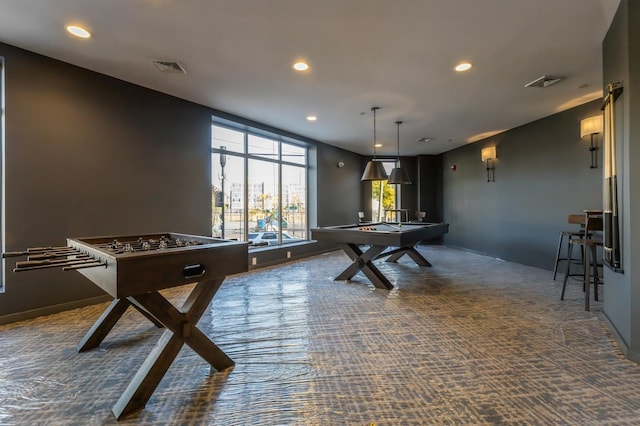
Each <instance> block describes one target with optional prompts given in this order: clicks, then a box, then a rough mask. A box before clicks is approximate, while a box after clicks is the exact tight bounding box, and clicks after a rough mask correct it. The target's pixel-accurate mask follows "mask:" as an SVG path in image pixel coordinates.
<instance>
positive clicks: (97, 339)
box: [76, 298, 164, 352]
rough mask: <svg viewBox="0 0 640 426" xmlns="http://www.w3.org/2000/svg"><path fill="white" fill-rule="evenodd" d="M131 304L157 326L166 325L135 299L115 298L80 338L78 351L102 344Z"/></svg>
mask: <svg viewBox="0 0 640 426" xmlns="http://www.w3.org/2000/svg"><path fill="white" fill-rule="evenodd" d="M131 305H132V306H133V307H134V308H136V309H137V310H138V312H140V313H141V314H142V315H144V316H145V317H146V318H147V319H148V320H149V321H151V322H152V323H153V324H155V326H156V327H158V328H162V327H164V326H163V325H162V323H161V322H160V321H158V319H157V318H155V317H154V316H153V315H152V314H150V313H149V312H148V311H147V310H146V309H145V308H144V307H143V306H141V305H139V304H138V303H136V301H135V300H131V299H130V298H127V299H114V300H113V301H112V302H111V304H110V305H109V307H108V308H107V309H105V311H104V312H103V313H102V315H100V318H98V320H97V321H96V322H95V323H94V324H93V326H91V328H90V329H89V331H88V332H87V333H86V334H85V335H84V337H83V338H82V339H81V340H80V342H79V343H78V345H77V346H76V349H77V350H78V352H83V351H87V350H89V349H93V348H97V347H98V346H100V343H102V341H103V340H104V339H105V338H106V337H107V335H108V334H109V332H110V331H111V329H112V328H113V327H114V326H115V325H116V323H117V322H118V320H120V318H121V317H122V315H124V313H125V312H126V310H127V308H128V307H129V306H131Z"/></svg>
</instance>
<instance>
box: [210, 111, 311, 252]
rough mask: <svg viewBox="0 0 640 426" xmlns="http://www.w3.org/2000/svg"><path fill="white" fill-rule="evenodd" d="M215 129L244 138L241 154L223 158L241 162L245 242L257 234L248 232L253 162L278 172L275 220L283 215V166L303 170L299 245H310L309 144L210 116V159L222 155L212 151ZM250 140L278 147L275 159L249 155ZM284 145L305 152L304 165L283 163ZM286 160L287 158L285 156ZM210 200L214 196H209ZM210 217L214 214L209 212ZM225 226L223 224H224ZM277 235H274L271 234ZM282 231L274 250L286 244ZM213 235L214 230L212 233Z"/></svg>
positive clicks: (228, 153) (229, 154)
mask: <svg viewBox="0 0 640 426" xmlns="http://www.w3.org/2000/svg"><path fill="white" fill-rule="evenodd" d="M214 127H219V128H223V129H227V130H232V131H236V132H242V133H243V136H244V149H243V152H237V151H229V150H225V151H224V154H225V155H227V156H234V157H240V158H242V159H243V162H244V182H243V209H244V212H245V214H244V224H243V226H244V241H248V240H249V234H250V233H254V232H256V231H252V230H250V229H249V214H248V212H249V164H250V160H253V161H259V162H265V163H271V164H276V165H277V168H278V182H277V188H278V200H277V206H278V212H279V213H278V214H279V216H278V217H282V215H283V211H284V208H283V207H284V206H283V205H282V203H283V181H282V169H283V166H291V167H295V168H299V169H302V170H304V185H305V191H304V203H305V214H304V221H305V226H304V235H305V237H304V238H303V239H302V240H301V241H309V209H308V206H309V157H310V149H311V148H312V147H311V145H310V144H309V143H306V142H303V141H300V140H297V139H294V138H291V137H288V136H285V135H283V134H279V133H276V132H273V131H266V130H263V129H260V128H257V127H252V126H247V125H243V124H241V123H238V122H233V121H230V120H228V119H222V118H218V117H216V116H213V119H212V122H211V155H212V158H213V155H214V154H220V153H221V152H222V150H221V149H219V148H215V147H214V146H213V141H214V139H215V135H214ZM250 137H256V138H260V139H267V140H271V141H274V142H276V143H277V151H278V152H277V158H269V157H266V156H264V155H260V154H259V153H258V154H256V153H250V152H249V151H250V149H249V139H250ZM283 144H284V145H289V146H295V147H299V148H302V149H303V150H304V156H305V160H304V162H303V163H300V162H293V161H287V160H285V159H283V155H282V147H283ZM287 156H288V155H287ZM211 167H212V174H211V175H212V185H213V171H214V170H215V167H216V166H215V164H213V162H212V166H211ZM212 196H213V195H212ZM212 215H213V212H212ZM223 226H224V224H223ZM267 232H271V231H267ZM273 232H276V231H273ZM284 232H285V231H284V230H283V229H282V226H278V230H277V236H278V244H277V246H282V245H283V243H285V239H284V238H283V233H284ZM212 233H213V230H212ZM269 247H273V246H269Z"/></svg>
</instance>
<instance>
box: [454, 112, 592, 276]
mask: <svg viewBox="0 0 640 426" xmlns="http://www.w3.org/2000/svg"><path fill="white" fill-rule="evenodd" d="M600 105H601V101H600V100H598V101H593V102H590V103H588V104H584V105H581V106H579V107H576V108H573V109H570V110H568V111H564V112H561V113H558V114H555V115H552V116H549V117H546V118H544V119H541V120H538V121H536V122H533V123H530V124H527V125H524V126H521V127H518V128H516V129H513V130H509V131H507V132H504V133H502V134H499V135H497V136H494V137H491V138H488V139H485V140H482V141H479V142H476V143H473V144H469V145H465V146H464V147H461V148H459V149H456V150H454V151H450V152H447V153H445V154H443V155H442V182H443V189H442V193H443V215H444V216H443V219H444V221H445V222H447V223H449V224H450V226H449V233H448V234H447V235H445V238H444V241H445V243H446V244H448V245H450V246H457V247H462V248H465V249H469V250H472V251H476V252H480V253H484V254H487V255H490V256H494V257H497V258H501V259H505V260H509V261H513V262H518V263H523V264H525V265H531V266H536V267H539V268H545V269H553V263H554V258H555V250H556V245H557V239H558V232H559V231H560V230H563V229H567V226H568V225H567V216H568V215H569V214H570V213H580V212H581V211H582V210H583V209H593V208H602V176H603V175H602V168H598V169H590V168H589V166H590V157H589V151H588V146H589V142H588V141H587V140H581V139H580V120H581V119H583V118H585V117H589V116H592V115H596V114H600ZM601 142H602V141H601V138H600V137H599V139H598V143H599V144H600V145H601ZM490 145H496V150H497V157H498V158H497V160H496V161H495V182H487V174H486V170H485V164H484V163H482V162H481V157H480V150H481V149H482V148H483V147H485V146H490ZM598 156H599V157H600V158H599V161H598V163H599V164H602V150H600V151H598ZM452 165H455V166H456V171H453V170H451V166H452Z"/></svg>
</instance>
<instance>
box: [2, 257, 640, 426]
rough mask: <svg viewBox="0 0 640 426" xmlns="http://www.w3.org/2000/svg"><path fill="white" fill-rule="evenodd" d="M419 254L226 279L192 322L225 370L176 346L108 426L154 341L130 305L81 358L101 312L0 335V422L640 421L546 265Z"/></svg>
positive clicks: (629, 391) (620, 369)
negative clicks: (376, 274)
mask: <svg viewBox="0 0 640 426" xmlns="http://www.w3.org/2000/svg"><path fill="white" fill-rule="evenodd" d="M419 250H420V252H421V253H422V254H423V255H424V256H425V257H426V258H427V259H429V261H430V262H431V263H432V264H433V267H432V268H423V267H418V266H416V265H415V264H414V263H412V262H411V261H410V259H403V260H402V261H401V262H400V263H399V264H387V263H384V262H383V261H380V262H377V264H378V265H379V267H380V269H381V270H382V271H383V272H384V273H385V274H386V275H387V276H388V277H389V278H390V280H391V281H392V282H393V283H394V284H395V285H396V288H395V289H394V290H391V291H387V290H380V289H375V288H373V287H372V286H370V285H368V281H367V279H366V278H365V277H364V276H363V275H362V274H358V275H357V276H356V279H357V280H356V281H352V282H336V281H333V277H334V276H336V275H337V274H338V273H339V272H341V271H342V269H344V268H345V267H346V266H347V264H348V263H349V262H350V261H349V260H348V258H347V257H346V255H344V254H342V253H341V252H333V253H330V254H327V255H322V256H317V257H314V258H311V259H308V260H303V261H299V262H293V263H289V264H286V265H282V266H278V267H273V268H267V269H262V270H258V271H255V272H251V273H247V274H243V275H238V276H233V277H230V278H228V279H227V280H226V281H225V283H224V284H223V286H222V288H221V289H220V291H219V292H218V294H217V295H216V296H215V298H214V300H213V302H212V304H211V306H210V307H209V309H208V310H207V311H206V313H205V314H204V316H203V318H202V320H201V321H200V324H199V328H200V329H201V330H203V331H204V332H205V334H207V335H208V336H210V337H211V338H212V339H213V341H214V342H215V343H216V344H217V345H218V346H220V348H221V349H223V350H224V351H225V352H226V353H227V355H229V356H230V357H231V358H232V359H233V360H234V361H235V362H236V366H235V367H234V368H233V369H232V370H230V371H227V372H224V373H215V372H214V374H209V368H208V365H207V364H206V362H205V361H204V360H202V359H201V358H200V357H199V356H198V355H196V354H195V353H194V352H193V351H192V350H191V349H190V348H188V347H185V348H183V349H182V351H181V352H180V354H179V355H178V358H177V359H176V361H175V362H174V364H173V365H172V366H171V368H170V369H169V371H168V372H167V374H166V376H165V377H164V379H163V380H162V382H160V385H159V386H158V388H157V389H156V391H155V393H154V394H153V395H152V397H151V399H150V400H149V402H148V403H147V406H146V408H145V409H143V410H141V411H138V412H136V413H133V414H132V415H130V416H127V417H125V418H124V419H122V420H121V421H119V422H116V421H115V419H114V417H113V415H112V413H111V408H112V406H113V405H114V404H115V402H116V401H117V399H118V398H119V396H120V395H121V393H122V392H123V390H124V389H125V387H126V385H127V383H128V382H129V380H130V379H131V378H132V376H133V374H134V373H135V371H136V370H137V369H138V367H139V366H140V365H141V363H142V362H143V360H144V358H145V357H146V355H147V354H148V353H149V351H150V350H151V348H152V347H153V345H154V344H155V342H156V341H157V339H158V337H159V336H160V334H161V333H162V331H160V330H159V329H157V328H155V327H154V326H153V325H152V324H151V323H149V322H148V321H147V320H146V319H144V317H142V316H141V315H140V314H139V313H138V312H136V311H134V310H132V309H130V310H129V311H128V312H127V313H126V314H125V316H124V317H123V319H122V320H121V321H120V322H119V323H118V324H117V325H116V327H115V328H114V330H113V331H112V332H111V334H110V335H109V336H108V337H107V339H106V340H105V341H104V342H103V344H102V345H101V346H100V347H99V348H98V349H94V350H91V351H88V352H84V353H77V352H76V349H75V346H76V344H77V342H78V341H79V340H80V339H81V338H82V336H83V335H84V333H85V332H86V331H87V330H88V329H89V327H90V326H91V325H92V324H93V322H94V321H95V319H96V318H97V317H98V316H99V315H100V313H101V312H102V310H103V309H104V308H105V307H106V304H102V305H96V306H91V307H87V308H82V309H76V310H73V311H68V312H64V313H61V314H56V315H51V316H47V317H40V318H36V319H34V320H30V321H25V322H20V323H15V324H10V325H6V326H0V348H1V349H0V350H1V353H0V424H1V425H23V424H24V425H39V424H43V425H44V424H48V425H101V424H116V423H119V424H123V425H126V424H144V425H167V424H171V425H338V424H340V425H364V426H368V425H372V424H375V425H379V426H381V425H467V424H472V425H500V424H514V425H563V424H566V425H625V424H626V425H637V424H640V366H639V365H637V364H635V363H633V362H630V361H627V360H626V359H625V358H624V357H623V355H622V354H621V352H620V350H619V349H618V347H617V346H616V344H615V342H614V340H613V338H612V336H611V335H610V333H609V332H608V330H607V328H606V326H605V325H604V323H603V321H602V320H601V319H600V318H599V311H600V310H601V306H602V305H601V302H595V303H592V311H591V312H585V311H584V307H583V300H584V299H583V295H582V294H583V293H582V291H581V285H580V284H578V283H577V282H570V283H569V290H568V297H567V300H564V301H560V300H559V294H560V287H561V280H558V281H553V280H552V279H551V276H552V273H551V272H550V271H546V270H540V269H535V268H530V267H526V266H522V265H518V264H512V263H508V262H503V261H501V260H497V259H492V258H489V257H484V256H479V255H476V254H471V253H466V252H461V251H457V250H453V249H449V248H446V247H442V246H420V248H419ZM87 285H92V284H90V283H89V282H87ZM190 287H191V286H186V287H182V288H179V289H173V290H170V291H167V292H165V294H166V295H168V296H169V297H170V299H171V300H172V301H176V303H178V301H179V299H181V298H184V297H185V296H186V294H187V293H188V290H190Z"/></svg>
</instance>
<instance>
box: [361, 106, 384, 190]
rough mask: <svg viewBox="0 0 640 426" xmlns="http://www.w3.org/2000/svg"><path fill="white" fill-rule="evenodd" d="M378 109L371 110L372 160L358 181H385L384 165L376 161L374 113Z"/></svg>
mask: <svg viewBox="0 0 640 426" xmlns="http://www.w3.org/2000/svg"><path fill="white" fill-rule="evenodd" d="M379 109H380V107H372V108H371V111H373V160H371V161H369V162H368V163H367V166H366V167H365V168H364V173H363V174H362V178H361V179H360V180H363V181H370V180H386V179H387V172H386V171H385V169H384V165H383V164H382V162H381V161H378V160H376V111H377V110H379Z"/></svg>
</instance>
